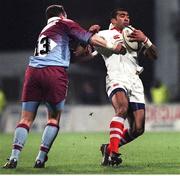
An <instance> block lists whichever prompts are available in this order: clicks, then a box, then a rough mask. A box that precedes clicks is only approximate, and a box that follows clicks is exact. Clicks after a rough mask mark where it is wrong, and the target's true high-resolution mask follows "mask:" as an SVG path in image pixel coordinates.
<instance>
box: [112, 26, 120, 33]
mask: <svg viewBox="0 0 180 176" xmlns="http://www.w3.org/2000/svg"><path fill="white" fill-rule="evenodd" d="M111 30H116V31H118V32H120V33H122V30H121V29H119V28H117V27H113V28H112V29H111Z"/></svg>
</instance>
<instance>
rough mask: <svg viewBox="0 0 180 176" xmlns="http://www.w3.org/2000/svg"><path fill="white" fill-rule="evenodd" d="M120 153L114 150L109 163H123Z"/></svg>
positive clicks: (113, 164)
mask: <svg viewBox="0 0 180 176" xmlns="http://www.w3.org/2000/svg"><path fill="white" fill-rule="evenodd" d="M120 155H121V154H119V153H115V152H112V153H111V155H110V156H109V165H110V166H118V165H119V164H121V163H122V159H121V158H120Z"/></svg>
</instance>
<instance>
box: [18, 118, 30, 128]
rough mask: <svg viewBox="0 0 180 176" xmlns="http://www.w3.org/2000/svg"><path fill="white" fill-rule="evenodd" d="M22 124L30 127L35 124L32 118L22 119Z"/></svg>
mask: <svg viewBox="0 0 180 176" xmlns="http://www.w3.org/2000/svg"><path fill="white" fill-rule="evenodd" d="M19 123H20V124H25V125H27V126H28V127H31V125H32V123H33V119H30V118H22V119H21V120H20V122H19Z"/></svg>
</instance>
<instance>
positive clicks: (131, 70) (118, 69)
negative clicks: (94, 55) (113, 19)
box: [97, 28, 143, 79]
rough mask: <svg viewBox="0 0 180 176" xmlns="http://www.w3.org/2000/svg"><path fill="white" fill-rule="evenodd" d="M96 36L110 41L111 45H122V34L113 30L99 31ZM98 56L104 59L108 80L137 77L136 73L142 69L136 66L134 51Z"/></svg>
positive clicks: (105, 53)
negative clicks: (119, 43) (117, 43)
mask: <svg viewBox="0 0 180 176" xmlns="http://www.w3.org/2000/svg"><path fill="white" fill-rule="evenodd" d="M98 35H99V36H101V37H103V38H104V39H105V40H107V41H111V42H112V43H114V42H121V43H123V37H122V33H121V32H120V31H118V30H116V29H115V28H113V29H111V30H102V31H99V32H98ZM104 50H105V49H104ZM97 51H98V49H97ZM100 54H101V55H102V56H103V58H104V61H105V65H106V67H107V76H108V77H109V78H110V79H118V77H120V76H121V77H122V76H125V75H131V76H132V75H133V74H136V75H137V73H141V72H142V71H143V67H140V66H139V65H138V61H137V52H135V51H128V50H127V53H126V54H125V55H122V54H114V53H112V52H111V51H108V52H101V53H100Z"/></svg>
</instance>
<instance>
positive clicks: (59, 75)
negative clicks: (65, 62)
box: [21, 66, 68, 104]
mask: <svg viewBox="0 0 180 176" xmlns="http://www.w3.org/2000/svg"><path fill="white" fill-rule="evenodd" d="M67 88H68V76H67V72H66V70H65V68H64V67H58V66H48V67H44V68H34V67H28V68H27V69H26V73H25V78H24V84H23V90H22V97H21V101H23V102H27V101H45V102H49V103H53V104H57V103H59V102H61V101H62V100H64V99H65V97H66V94H67Z"/></svg>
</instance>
